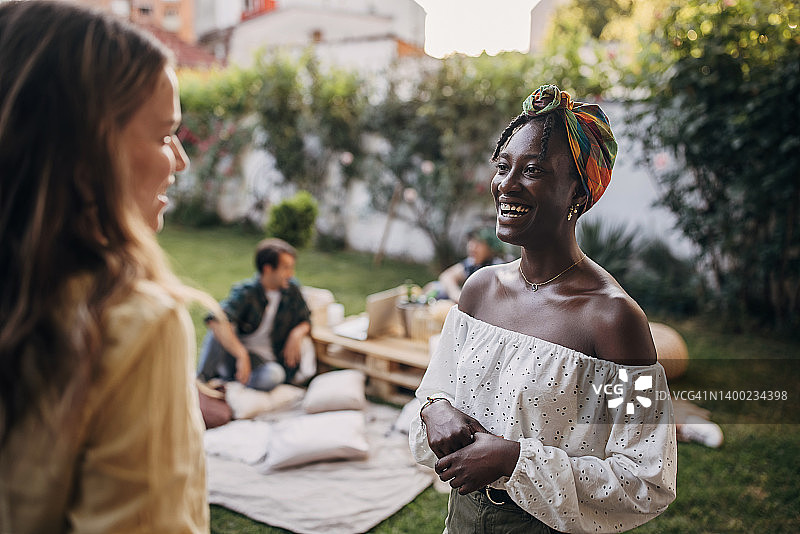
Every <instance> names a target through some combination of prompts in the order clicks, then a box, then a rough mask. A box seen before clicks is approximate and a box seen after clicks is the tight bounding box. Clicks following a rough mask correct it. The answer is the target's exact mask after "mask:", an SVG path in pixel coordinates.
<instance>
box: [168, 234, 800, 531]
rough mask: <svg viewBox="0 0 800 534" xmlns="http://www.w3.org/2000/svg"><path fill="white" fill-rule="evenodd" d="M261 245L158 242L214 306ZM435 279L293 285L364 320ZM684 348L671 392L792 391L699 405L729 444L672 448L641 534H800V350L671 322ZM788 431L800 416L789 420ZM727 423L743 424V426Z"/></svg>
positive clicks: (300, 267)
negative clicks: (668, 487)
mask: <svg viewBox="0 0 800 534" xmlns="http://www.w3.org/2000/svg"><path fill="white" fill-rule="evenodd" d="M259 238H260V236H258V235H254V234H248V233H243V232H241V231H239V230H237V229H234V228H213V229H203V230H195V229H183V228H179V227H176V226H170V225H168V227H167V229H166V230H165V231H164V232H163V233H162V234H161V235H160V238H159V240H160V242H161V244H162V246H163V247H164V248H165V249H166V250H167V252H168V254H169V256H170V257H171V259H172V264H173V267H174V269H175V270H176V272H177V273H178V274H179V275H180V276H181V277H182V278H183V279H184V280H186V281H188V282H190V283H192V284H193V285H195V286H197V287H200V288H202V289H205V290H206V291H208V292H209V293H210V294H211V295H213V296H214V297H216V298H218V299H220V298H222V297H224V296H225V295H226V294H227V292H228V289H229V287H230V285H231V283H232V282H235V281H237V280H240V279H242V278H246V277H248V276H250V275H251V274H252V273H253V271H254V267H253V265H252V257H253V248H254V247H255V244H256V243H257V242H258V240H259ZM434 277H435V273H434V271H433V270H431V269H430V268H428V267H426V266H420V265H415V264H410V263H404V262H398V261H392V260H385V261H384V262H383V264H382V265H381V266H380V267H376V266H374V265H373V262H372V256H371V255H369V254H362V253H356V252H334V253H323V252H316V251H313V250H304V251H301V252H300V254H299V257H298V262H297V278H298V279H299V280H300V281H301V282H302V283H303V284H304V285H311V286H316V287H325V288H328V289H330V290H331V291H333V293H334V295H335V296H336V298H337V300H338V301H339V302H342V303H343V304H344V305H345V310H346V313H347V314H353V313H358V312H361V311H363V310H364V298H365V296H366V295H367V294H369V293H373V292H376V291H380V290H382V289H386V288H389V287H394V286H397V285H399V284H401V283H403V282H404V281H405V280H406V279H411V280H413V281H414V282H416V283H418V284H420V285H422V284H424V283H425V282H427V281H429V280H432V279H433V278H434ZM201 317H202V312H201V311H199V310H196V311H194V312H193V318H194V320H195V325H196V328H197V330H198V332H197V334H198V339H199V338H200V337H202V335H203V333H204V329H203V327H202V322H201ZM664 322H668V323H669V324H671V326H673V327H675V328H676V329H677V330H678V331H679V332H680V333H681V334H682V335H683V337H684V338H685V340H686V343H687V345H688V347H689V354H690V358H692V359H693V361H691V363H690V367H689V370H688V371H687V373H686V375H685V377H682V378H681V379H679V380H677V381H675V382H674V383H672V384H671V386H672V387H673V389H677V390H681V389H684V390H692V389H699V388H701V387H713V388H714V389H721V388H724V389H729V390H749V389H752V388H753V387H754V386H753V384H765V383H770V384H776V383H778V384H780V387H781V388H783V389H786V388H788V395H789V404H783V405H781V406H783V407H784V409H783V411H782V410H781V409H778V408H777V406H778V405H777V404H775V403H769V402H738V403H734V402H728V403H725V404H721V405H720V404H714V403H706V402H702V401H701V402H697V404H700V405H701V406H704V407H706V408H709V409H712V410H714V413H712V419H715V418H716V419H717V420H719V421H730V422H722V423H721V427H722V430H723V432H724V433H725V443H724V444H723V446H722V447H721V448H719V449H709V448H706V447H703V446H700V445H697V444H693V443H681V444H680V445H679V447H678V497H677V499H676V500H675V502H674V503H673V504H672V505H671V506H670V507H669V509H668V510H667V511H666V512H665V513H664V514H663V515H661V516H660V517H658V518H657V519H655V520H653V521H651V522H650V523H648V524H646V525H643V526H642V527H639V528H638V529H635V530H634V532H637V533H654V534H655V533H676V534H677V533H682V534H683V533H698V534H699V533H727V532H737V533H738V532H741V533H745V532H746V533H750V532H770V533H797V532H800V425H799V424H792V423H786V420H787V419H786V414H787V411H786V410H785V407H786V406H788V408H789V409H790V410H798V411H800V403H798V396H799V388H798V387H797V385H798V383H797V381H796V380H795V379H796V377H797V365H795V364H800V342H797V341H794V342H792V341H781V340H774V339H771V338H768V337H761V336H756V335H732V334H724V333H720V332H718V331H717V330H716V327H715V325H709V324H707V323H706V322H704V321H701V320H688V321H687V320H684V321H668V320H665V321H664ZM777 358H783V359H790V360H794V361H793V362H791V363H792V366H791V367H790V368H788V372H787V373H782V375H783V376H780V377H776V376H773V375H774V374H775V373H774V369H775V366H773V365H772V362H769V361H766V362H764V361H761V362H759V361H758V360H769V359H777ZM793 420H794V421H800V416H798V415H794V418H793ZM733 421H747V422H748V423H747V424H743V423H737V422H733ZM446 509H447V498H446V496H445V495H441V494H438V493H436V492H435V491H434V490H433V489H432V488H428V489H427V490H426V491H425V492H423V493H422V494H421V495H420V496H419V497H417V499H415V500H414V501H413V502H412V503H410V504H409V505H408V506H406V507H405V508H403V509H402V510H401V511H399V512H398V513H396V514H395V515H394V516H392V517H390V518H389V519H387V520H386V521H384V522H383V523H381V524H380V525H378V526H377V527H376V528H375V529H374V530H373V531H372V532H375V533H380V534H390V533H392V534H398V533H408V534H426V533H431V534H433V533H436V534H438V533H440V532H441V531H442V528H443V525H444V516H445V514H446ZM211 522H212V527H211V530H212V532H216V533H280V532H286V531H285V530H282V529H278V528H274V527H269V526H267V525H263V524H261V523H257V522H255V521H252V520H250V519H248V518H246V517H244V516H241V515H239V514H236V513H234V512H231V511H229V510H226V509H225V508H221V507H217V506H212V507H211Z"/></svg>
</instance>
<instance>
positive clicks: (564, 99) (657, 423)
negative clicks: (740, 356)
mask: <svg viewBox="0 0 800 534" xmlns="http://www.w3.org/2000/svg"><path fill="white" fill-rule="evenodd" d="M616 152H617V144H616V141H615V140H614V136H613V134H612V133H611V128H610V126H609V124H608V119H607V118H606V116H605V114H604V113H603V112H602V110H601V109H600V108H599V107H598V106H596V105H592V104H584V103H581V102H573V101H572V99H571V97H570V95H569V94H567V93H566V92H563V91H561V90H559V88H558V87H556V86H554V85H546V86H542V87H540V88H539V89H537V90H536V91H534V92H533V93H532V94H531V95H530V96H529V97H528V98H527V99H526V100H525V102H524V103H523V111H522V113H521V114H520V115H519V116H517V117H515V118H514V119H513V120H512V122H511V123H510V124H509V126H508V127H507V128H506V129H505V130H504V131H503V133H502V134H501V136H500V139H499V140H498V143H497V147H496V150H495V153H494V155H493V158H492V159H493V161H495V163H496V168H497V171H496V174H495V176H494V177H493V178H492V182H491V191H492V196H493V198H494V202H495V209H496V213H497V223H496V231H497V235H498V237H499V238H500V239H501V240H503V241H504V242H506V243H510V244H512V245H517V246H520V247H522V257H521V258H520V259H519V260H517V261H513V262H511V263H507V264H503V265H495V266H490V267H485V268H483V269H480V270H479V271H477V272H476V273H475V274H474V275H473V276H471V277H470V278H469V280H467V282H466V284H465V285H464V289H463V292H462V294H461V298H460V300H459V303H458V306H453V307H452V308H451V310H450V312H449V314H448V316H447V319H446V321H445V325H444V328H443V330H442V334H441V339H440V341H439V345H438V348H437V350H436V352H435V353H434V354H433V356H432V357H431V361H430V364H429V366H428V369H427V371H426V372H425V375H424V377H423V379H422V382H421V383H420V386H419V389H418V390H417V399H419V400H420V402H421V404H422V408H421V409H420V417H419V418H417V419H415V420H414V422H413V423H412V424H411V428H410V432H409V443H410V446H411V450H412V453H413V454H414V456H415V458H416V459H417V461H418V462H419V463H421V464H423V465H427V466H429V467H433V468H434V469H435V470H436V473H437V474H438V475H439V477H440V479H441V480H443V481H446V482H449V484H450V486H451V488H452V490H451V493H450V501H449V503H448V515H447V518H446V521H445V529H446V531H447V532H448V533H450V534H461V533H465V532H470V533H474V534H478V533H497V534H500V533H503V534H505V533H508V532H537V533H550V532H621V531H624V530H628V529H631V528H634V527H636V526H638V525H640V524H642V523H644V522H646V521H648V520H650V519H652V518H654V517H656V516H657V515H658V514H660V513H662V512H663V511H664V510H665V509H666V508H667V505H669V503H670V502H672V500H673V499H674V498H675V491H676V473H677V447H676V436H675V424H674V420H673V410H672V404H671V402H670V395H669V390H668V388H667V383H666V374H665V372H664V368H663V367H662V366H661V364H659V363H657V361H656V351H655V347H654V344H653V339H652V337H651V334H650V328H649V325H648V322H647V317H646V316H645V314H644V312H642V310H641V308H639V306H638V305H637V304H636V302H634V300H633V299H632V298H631V297H630V296H628V294H627V293H625V291H624V290H623V289H622V287H620V285H619V284H618V283H617V282H616V281H615V280H614V279H613V278H612V277H611V276H610V275H609V274H608V272H606V271H605V270H604V269H603V268H602V267H601V266H600V265H598V264H596V263H595V262H594V261H592V260H591V259H589V258H587V257H586V255H585V254H584V253H583V251H581V250H580V248H579V246H578V243H577V241H576V239H575V223H576V220H577V218H578V217H579V216H580V215H581V214H582V213H584V212H585V211H586V210H587V209H589V208H590V207H591V206H592V205H593V204H594V203H595V202H597V200H598V199H599V198H600V196H601V195H602V194H603V192H604V191H605V189H606V187H607V186H608V184H609V181H610V179H611V169H612V166H613V164H614V159H615V157H616ZM634 389H635V390H636V392H635V393H634V392H633V390H634ZM609 392H612V393H613V394H610V393H609ZM617 393H619V395H617Z"/></svg>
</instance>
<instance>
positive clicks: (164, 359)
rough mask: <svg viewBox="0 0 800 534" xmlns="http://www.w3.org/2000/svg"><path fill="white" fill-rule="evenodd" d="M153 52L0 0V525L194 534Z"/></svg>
mask: <svg viewBox="0 0 800 534" xmlns="http://www.w3.org/2000/svg"><path fill="white" fill-rule="evenodd" d="M179 120H180V107H179V105H178V97H177V88H176V82H175V73H174V72H173V70H172V67H171V66H170V55H169V52H168V51H167V50H166V49H165V48H164V47H163V46H162V45H161V44H160V43H159V42H158V41H156V40H155V39H154V38H153V37H152V36H150V35H149V34H146V33H144V32H142V31H141V30H137V29H135V28H133V27H132V26H129V25H128V24H126V23H124V22H122V21H120V20H117V19H116V18H112V17H110V16H105V15H101V14H98V13H95V12H92V11H88V10H85V9H82V8H79V7H76V6H73V5H71V4H69V3H66V2H45V1H30V2H6V3H3V4H2V5H0V481H2V483H0V531H2V532H14V533H23V534H24V533H28V532H53V533H59V532H76V533H77V532H134V531H136V532H198V533H199V532H208V505H207V501H206V485H205V464H204V461H205V458H204V455H203V449H202V419H201V417H200V411H199V407H198V404H197V403H198V401H197V392H196V390H195V389H194V383H193V381H192V380H191V378H190V377H191V368H192V367H193V365H192V364H193V362H194V357H195V347H194V333H193V331H192V325H191V319H190V318H189V314H188V313H187V311H186V308H185V303H186V301H187V300H189V299H193V298H199V299H201V300H204V301H205V302H206V303H208V304H209V305H210V306H215V303H214V301H213V300H211V299H210V298H209V297H203V296H202V295H201V294H200V293H199V292H197V291H194V290H191V289H190V288H187V287H185V286H184V285H182V284H181V283H180V282H179V281H178V279H177V278H176V277H175V275H174V274H173V273H172V272H171V271H170V270H169V268H168V267H167V264H166V261H165V259H164V257H163V252H162V251H161V249H160V248H159V247H158V244H157V243H156V240H155V230H157V229H159V228H160V227H161V224H162V212H163V210H164V207H165V206H166V196H165V195H166V190H167V187H168V186H169V184H170V183H171V182H172V181H173V180H174V177H173V174H174V173H175V172H176V171H179V170H181V169H183V168H185V167H186V165H187V164H188V161H187V159H186V156H185V154H184V153H183V149H182V148H181V146H180V144H179V143H178V141H177V139H176V138H175V137H174V135H173V134H174V131H175V128H176V126H177V123H178V121H179Z"/></svg>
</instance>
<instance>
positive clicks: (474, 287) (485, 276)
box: [458, 262, 516, 317]
mask: <svg viewBox="0 0 800 534" xmlns="http://www.w3.org/2000/svg"><path fill="white" fill-rule="evenodd" d="M513 265H515V262H511V263H501V264H498V265H489V266H487V267H482V268H480V269H478V270H477V271H475V272H474V273H473V274H472V276H470V277H469V278H467V281H466V282H464V287H463V289H462V290H461V298H460V299H459V301H458V309H459V310H461V311H462V312H464V313H466V314H468V315H472V316H473V317H474V316H475V314H476V312H477V310H478V307H479V306H480V304H481V301H482V300H483V299H485V298H486V297H487V296H488V295H494V294H495V293H496V292H497V291H498V289H499V288H501V287H502V285H503V279H504V278H506V277H508V276H509V273H510V272H514V270H515V269H516V268H515V267H513Z"/></svg>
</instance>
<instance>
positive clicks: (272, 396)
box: [225, 382, 305, 419]
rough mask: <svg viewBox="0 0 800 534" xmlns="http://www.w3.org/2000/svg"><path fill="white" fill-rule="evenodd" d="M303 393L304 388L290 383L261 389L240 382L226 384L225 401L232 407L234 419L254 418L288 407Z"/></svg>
mask: <svg viewBox="0 0 800 534" xmlns="http://www.w3.org/2000/svg"><path fill="white" fill-rule="evenodd" d="M303 393H305V390H303V388H299V387H297V386H292V385H290V384H279V385H278V386H276V387H275V389H273V390H271V391H259V390H257V389H253V388H249V387H247V386H245V385H243V384H240V383H239V382H228V383H227V384H226V385H225V401H226V402H227V403H228V406H230V407H231V410H232V411H233V418H234V419H252V418H253V417H256V416H257V415H259V414H262V413H267V412H274V411H277V410H280V409H282V408H286V407H288V406H291V405H293V404H294V403H296V402H297V401H299V400H300V399H301V398H302V397H303Z"/></svg>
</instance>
